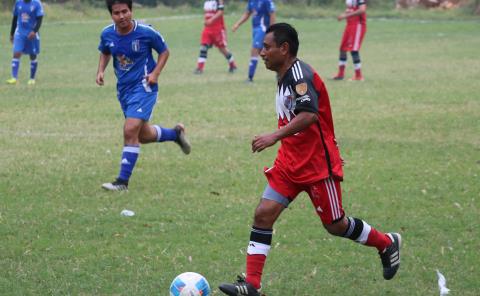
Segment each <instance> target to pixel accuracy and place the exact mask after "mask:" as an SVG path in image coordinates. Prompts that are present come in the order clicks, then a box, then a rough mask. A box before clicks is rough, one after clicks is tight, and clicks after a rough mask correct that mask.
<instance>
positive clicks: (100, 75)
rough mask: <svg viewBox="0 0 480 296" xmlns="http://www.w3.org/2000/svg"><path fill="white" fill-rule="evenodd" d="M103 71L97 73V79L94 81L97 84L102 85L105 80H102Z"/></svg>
mask: <svg viewBox="0 0 480 296" xmlns="http://www.w3.org/2000/svg"><path fill="white" fill-rule="evenodd" d="M103 77H104V73H103V72H99V73H97V80H96V81H95V82H96V83H97V84H98V85H100V86H102V85H103V84H104V83H105V82H104V81H103Z"/></svg>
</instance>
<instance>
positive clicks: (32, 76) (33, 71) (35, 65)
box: [30, 60, 38, 79]
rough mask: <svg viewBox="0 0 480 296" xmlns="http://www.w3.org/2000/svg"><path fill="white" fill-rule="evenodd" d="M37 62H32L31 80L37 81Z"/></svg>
mask: <svg viewBox="0 0 480 296" xmlns="http://www.w3.org/2000/svg"><path fill="white" fill-rule="evenodd" d="M37 65H38V62H37V60H33V61H30V79H35V74H36V73H37Z"/></svg>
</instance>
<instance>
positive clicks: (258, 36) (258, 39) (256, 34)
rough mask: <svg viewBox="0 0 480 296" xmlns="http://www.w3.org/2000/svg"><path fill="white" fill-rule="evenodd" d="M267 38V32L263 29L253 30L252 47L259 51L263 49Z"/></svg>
mask: <svg viewBox="0 0 480 296" xmlns="http://www.w3.org/2000/svg"><path fill="white" fill-rule="evenodd" d="M264 38H265V32H264V31H263V29H262V28H253V30H252V47H253V48H257V49H262V48H263V39H264Z"/></svg>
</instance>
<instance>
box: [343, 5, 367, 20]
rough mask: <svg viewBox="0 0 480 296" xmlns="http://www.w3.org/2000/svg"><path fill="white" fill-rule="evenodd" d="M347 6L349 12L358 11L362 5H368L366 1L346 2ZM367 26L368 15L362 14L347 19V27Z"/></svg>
mask: <svg viewBox="0 0 480 296" xmlns="http://www.w3.org/2000/svg"><path fill="white" fill-rule="evenodd" d="M345 4H346V5H347V12H353V11H357V10H358V9H359V7H360V5H366V4H367V2H366V0H345ZM357 24H361V25H366V24H367V14H366V13H362V14H360V15H356V16H352V17H349V18H347V25H357Z"/></svg>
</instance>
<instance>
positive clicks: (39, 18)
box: [28, 16, 43, 40]
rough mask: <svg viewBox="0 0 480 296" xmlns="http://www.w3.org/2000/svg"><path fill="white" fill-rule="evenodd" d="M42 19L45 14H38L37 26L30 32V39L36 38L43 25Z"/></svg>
mask: <svg viewBox="0 0 480 296" xmlns="http://www.w3.org/2000/svg"><path fill="white" fill-rule="evenodd" d="M42 20H43V16H37V23H36V24H35V27H34V28H33V30H32V32H30V33H29V34H28V39H29V40H32V39H33V38H35V36H36V35H37V33H38V31H40V27H41V26H42Z"/></svg>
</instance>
